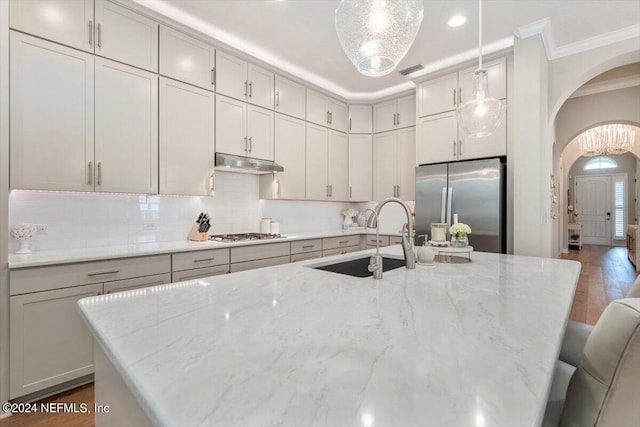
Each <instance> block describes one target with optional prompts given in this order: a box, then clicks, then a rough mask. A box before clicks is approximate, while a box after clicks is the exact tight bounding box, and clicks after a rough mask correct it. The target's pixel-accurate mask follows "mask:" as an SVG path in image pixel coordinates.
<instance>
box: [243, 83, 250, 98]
mask: <svg viewBox="0 0 640 427" xmlns="http://www.w3.org/2000/svg"><path fill="white" fill-rule="evenodd" d="M248 91H249V82H248V81H247V80H245V81H244V96H249V95H248V93H249V92H248Z"/></svg>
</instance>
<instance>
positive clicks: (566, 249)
mask: <svg viewBox="0 0 640 427" xmlns="http://www.w3.org/2000/svg"><path fill="white" fill-rule="evenodd" d="M560 253H563V254H568V253H569V249H568V248H562V251H560Z"/></svg>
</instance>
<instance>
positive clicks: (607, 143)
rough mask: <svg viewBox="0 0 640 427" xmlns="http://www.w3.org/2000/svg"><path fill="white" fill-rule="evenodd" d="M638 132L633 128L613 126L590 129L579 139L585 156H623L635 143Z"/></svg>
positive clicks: (619, 125) (620, 125) (621, 125)
mask: <svg viewBox="0 0 640 427" xmlns="http://www.w3.org/2000/svg"><path fill="white" fill-rule="evenodd" d="M635 138H636V132H635V129H634V128H633V127H632V126H629V125H623V124H613V125H604V126H598V127H595V128H593V129H589V130H587V131H585V132H583V133H582V134H580V136H579V137H578V141H579V143H580V150H581V151H582V155H583V156H587V157H592V156H602V155H607V154H623V153H626V152H627V151H629V150H630V149H631V147H632V146H633V144H634V143H635Z"/></svg>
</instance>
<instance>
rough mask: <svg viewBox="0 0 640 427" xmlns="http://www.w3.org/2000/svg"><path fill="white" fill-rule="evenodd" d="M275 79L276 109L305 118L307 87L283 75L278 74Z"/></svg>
mask: <svg viewBox="0 0 640 427" xmlns="http://www.w3.org/2000/svg"><path fill="white" fill-rule="evenodd" d="M275 80H276V94H275V110H276V111H277V112H279V113H282V114H287V115H289V116H293V117H297V118H299V119H303V120H304V117H305V114H304V112H305V108H306V97H305V87H304V86H302V85H301V84H298V83H296V82H293V81H291V80H289V79H285V78H284V77H282V76H276V77H275Z"/></svg>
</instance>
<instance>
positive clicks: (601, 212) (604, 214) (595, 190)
mask: <svg viewBox="0 0 640 427" xmlns="http://www.w3.org/2000/svg"><path fill="white" fill-rule="evenodd" d="M576 209H577V210H578V215H579V218H580V223H581V224H582V242H583V243H585V244H592V245H611V176H609V175H599V176H577V177H576Z"/></svg>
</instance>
